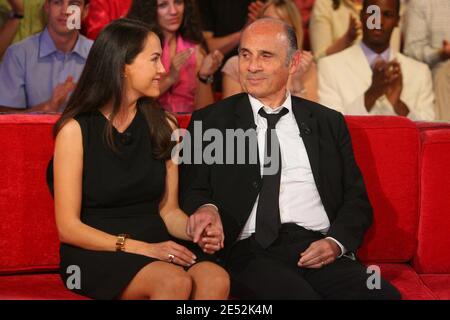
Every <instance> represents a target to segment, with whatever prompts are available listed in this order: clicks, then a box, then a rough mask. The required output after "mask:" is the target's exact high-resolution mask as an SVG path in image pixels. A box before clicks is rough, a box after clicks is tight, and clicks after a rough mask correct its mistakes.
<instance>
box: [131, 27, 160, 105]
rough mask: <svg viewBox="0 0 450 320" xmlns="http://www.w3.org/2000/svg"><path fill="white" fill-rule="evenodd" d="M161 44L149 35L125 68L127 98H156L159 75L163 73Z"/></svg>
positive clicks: (157, 39) (156, 38)
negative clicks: (139, 50) (142, 47)
mask: <svg viewBox="0 0 450 320" xmlns="http://www.w3.org/2000/svg"><path fill="white" fill-rule="evenodd" d="M161 52H162V50H161V43H160V41H159V38H158V37H157V36H156V35H154V34H152V33H150V34H149V35H148V37H147V41H146V42H145V46H144V49H143V50H142V51H141V52H140V53H139V54H138V55H137V56H136V58H135V59H134V61H133V63H131V64H127V65H126V66H125V72H124V75H125V78H124V80H125V85H124V87H125V88H126V90H127V96H129V97H130V98H135V99H138V98H140V97H144V96H145V97H158V96H159V93H160V90H159V82H160V80H161V75H162V74H163V73H165V70H164V67H163V65H162V63H161Z"/></svg>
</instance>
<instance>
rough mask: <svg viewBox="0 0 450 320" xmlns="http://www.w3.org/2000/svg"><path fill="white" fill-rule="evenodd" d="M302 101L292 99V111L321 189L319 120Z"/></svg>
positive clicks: (317, 183) (315, 179) (315, 178)
mask: <svg viewBox="0 0 450 320" xmlns="http://www.w3.org/2000/svg"><path fill="white" fill-rule="evenodd" d="M301 101H302V100H300V99H298V98H293V99H292V111H293V112H294V116H295V120H296V121H297V125H298V127H299V129H300V135H301V137H302V139H303V143H304V144H305V148H306V152H307V154H308V158H309V163H310V164H311V170H312V172H313V176H314V181H315V182H316V185H317V186H318V187H319V186H320V183H319V181H320V179H319V156H320V154H319V128H318V126H317V119H316V118H314V117H313V114H312V112H311V111H310V110H309V108H308V107H307V106H306V105H302V104H301ZM308 129H309V130H308ZM308 131H309V132H308Z"/></svg>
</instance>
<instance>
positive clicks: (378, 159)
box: [346, 116, 419, 262]
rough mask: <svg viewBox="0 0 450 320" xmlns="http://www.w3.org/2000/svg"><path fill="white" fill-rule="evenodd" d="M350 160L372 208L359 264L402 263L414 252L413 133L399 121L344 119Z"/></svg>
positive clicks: (415, 134) (415, 190)
mask: <svg viewBox="0 0 450 320" xmlns="http://www.w3.org/2000/svg"><path fill="white" fill-rule="evenodd" d="M346 120H347V124H348V127H349V130H350V133H351V137H352V142H353V149H354V152H355V158H356V161H357V163H358V165H359V167H360V169H361V171H362V174H363V177H364V181H365V184H366V187H367V192H368V195H369V198H370V201H371V203H372V206H373V209H374V222H373V225H372V227H371V228H370V230H369V231H368V233H367V234H366V236H365V241H364V244H363V246H362V248H361V249H360V250H359V252H358V256H359V258H361V259H362V260H363V261H378V262H407V261H409V260H411V258H412V256H413V254H414V251H415V248H416V232H417V224H418V214H419V211H418V198H419V186H418V153H419V134H418V130H417V128H416V126H415V124H414V123H413V122H412V121H410V120H408V119H407V118H403V117H386V116H384V117H383V116H374V117H360V116H359V117H358V116H347V117H346Z"/></svg>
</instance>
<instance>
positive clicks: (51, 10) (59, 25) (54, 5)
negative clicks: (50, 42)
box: [44, 0, 85, 35]
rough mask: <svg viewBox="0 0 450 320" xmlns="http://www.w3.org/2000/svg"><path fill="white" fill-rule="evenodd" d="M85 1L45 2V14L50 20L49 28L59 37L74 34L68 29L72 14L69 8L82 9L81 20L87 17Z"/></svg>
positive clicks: (50, 0) (51, 0) (49, 0)
mask: <svg viewBox="0 0 450 320" xmlns="http://www.w3.org/2000/svg"><path fill="white" fill-rule="evenodd" d="M84 2H85V1H84V0H47V1H45V6H44V8H45V12H46V14H47V19H48V27H49V29H51V30H52V31H54V32H55V33H57V34H59V35H65V34H68V33H71V32H73V31H74V30H70V29H69V28H68V27H67V19H68V18H69V16H70V13H67V8H68V7H70V6H78V7H80V19H83V17H84V16H85V5H84Z"/></svg>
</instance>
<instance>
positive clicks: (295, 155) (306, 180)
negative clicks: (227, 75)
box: [239, 91, 345, 255]
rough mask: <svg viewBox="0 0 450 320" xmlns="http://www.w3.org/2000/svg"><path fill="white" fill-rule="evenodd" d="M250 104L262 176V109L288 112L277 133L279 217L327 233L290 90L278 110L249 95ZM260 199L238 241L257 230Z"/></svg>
mask: <svg viewBox="0 0 450 320" xmlns="http://www.w3.org/2000/svg"><path fill="white" fill-rule="evenodd" d="M249 99H250V104H251V106H252V110H253V116H254V118H255V124H256V132H257V137H258V150H259V160H260V164H261V176H262V175H263V169H264V168H263V163H264V152H265V150H264V147H265V135H266V130H267V120H266V119H265V118H263V117H261V116H260V115H259V114H258V111H259V109H261V107H263V108H264V110H265V111H266V112H267V113H278V112H279V111H280V110H281V109H282V108H283V107H284V108H286V109H288V110H289V113H287V114H286V115H285V116H283V117H282V118H281V119H280V120H279V121H278V123H277V125H276V127H275V130H276V132H277V136H278V140H279V142H280V150H281V163H282V167H281V181H280V200H279V201H280V218H281V223H282V224H283V223H296V224H298V225H299V226H302V227H304V228H305V229H308V230H313V231H319V232H321V233H322V234H326V233H327V231H328V229H329V228H330V221H329V219H328V216H327V214H326V212H325V208H324V206H323V204H322V200H321V199H320V195H319V192H318V190H317V187H316V184H315V181H314V176H313V173H312V170H311V165H310V163H309V158H308V154H307V152H306V148H305V145H304V143H303V139H302V138H301V137H300V130H299V128H298V125H297V121H296V120H295V117H294V113H293V112H292V99H291V95H290V93H289V91H288V92H287V95H286V100H285V101H284V103H283V104H282V105H281V106H280V107H278V108H276V109H272V108H270V107H266V106H264V105H263V104H262V103H261V102H260V101H258V100H257V99H255V98H254V97H252V96H250V95H249ZM258 200H259V197H258V198H257V199H256V201H255V204H254V206H253V209H252V211H251V213H250V217H249V218H248V220H247V223H246V224H245V226H244V228H243V230H242V233H241V235H240V236H239V239H240V240H242V239H245V238H248V237H250V235H251V234H252V233H254V232H255V228H256V210H257V207H258ZM329 238H330V239H332V240H334V241H335V242H336V243H337V244H338V245H339V247H340V248H341V252H342V253H341V255H342V254H343V253H345V249H344V247H343V246H342V244H341V243H339V241H337V240H336V239H333V238H331V237H329Z"/></svg>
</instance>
